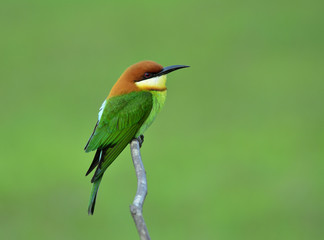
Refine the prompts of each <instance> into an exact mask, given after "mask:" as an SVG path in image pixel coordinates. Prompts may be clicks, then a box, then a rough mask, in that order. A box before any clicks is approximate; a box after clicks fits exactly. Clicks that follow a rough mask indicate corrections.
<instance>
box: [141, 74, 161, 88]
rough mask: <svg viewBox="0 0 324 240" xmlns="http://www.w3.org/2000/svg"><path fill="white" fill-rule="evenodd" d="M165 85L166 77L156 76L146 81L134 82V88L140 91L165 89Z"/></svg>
mask: <svg viewBox="0 0 324 240" xmlns="http://www.w3.org/2000/svg"><path fill="white" fill-rule="evenodd" d="M165 83H166V75H162V76H158V77H153V78H149V79H146V80H142V81H140V82H135V84H136V86H137V87H139V88H140V89H150V88H156V89H165V88H166V86H165Z"/></svg>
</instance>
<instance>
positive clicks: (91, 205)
mask: <svg viewBox="0 0 324 240" xmlns="http://www.w3.org/2000/svg"><path fill="white" fill-rule="evenodd" d="M101 179H102V176H101V177H100V178H98V179H97V180H96V181H94V183H93V185H92V190H91V194H90V201H89V207H88V214H89V215H93V212H94V208H95V205H96V199H97V193H98V190H99V185H100V182H101Z"/></svg>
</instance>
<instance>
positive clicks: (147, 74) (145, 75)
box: [143, 72, 154, 79]
mask: <svg viewBox="0 0 324 240" xmlns="http://www.w3.org/2000/svg"><path fill="white" fill-rule="evenodd" d="M152 77H154V73H150V72H146V73H144V75H143V79H148V78H152Z"/></svg>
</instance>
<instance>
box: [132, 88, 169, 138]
mask: <svg viewBox="0 0 324 240" xmlns="http://www.w3.org/2000/svg"><path fill="white" fill-rule="evenodd" d="M150 92H151V93H152V98H153V105H152V110H151V113H150V115H149V116H148V118H147V119H146V120H145V122H144V123H143V125H142V127H141V128H140V129H139V131H138V132H137V134H136V137H138V136H140V135H141V134H143V133H144V132H145V130H146V129H147V128H148V127H149V126H150V125H151V124H152V123H153V121H154V120H155V118H156V116H157V114H158V113H159V112H160V111H161V109H162V107H163V105H164V103H165V99H166V95H167V90H164V91H150Z"/></svg>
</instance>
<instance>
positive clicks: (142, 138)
mask: <svg viewBox="0 0 324 240" xmlns="http://www.w3.org/2000/svg"><path fill="white" fill-rule="evenodd" d="M137 140H138V142H139V146H140V148H141V147H142V145H143V142H144V135H143V134H141V135H140V136H139V137H138V138H137Z"/></svg>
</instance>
